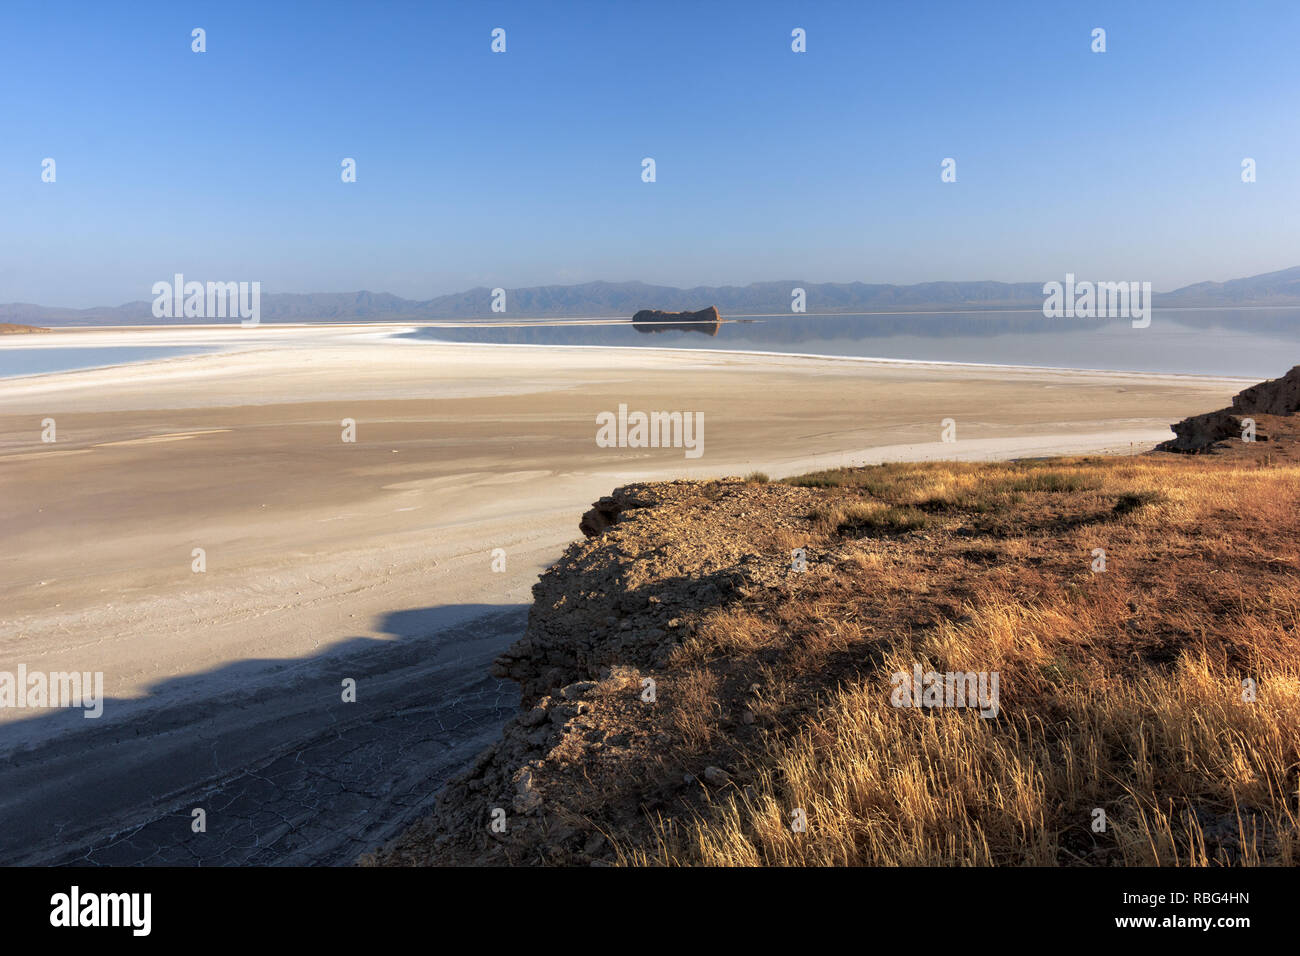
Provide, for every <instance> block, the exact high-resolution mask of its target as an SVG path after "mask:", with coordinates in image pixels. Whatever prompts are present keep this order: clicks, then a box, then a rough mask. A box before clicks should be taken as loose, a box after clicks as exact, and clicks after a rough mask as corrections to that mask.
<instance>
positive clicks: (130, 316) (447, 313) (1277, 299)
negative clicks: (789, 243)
mask: <svg viewBox="0 0 1300 956" xmlns="http://www.w3.org/2000/svg"><path fill="white" fill-rule="evenodd" d="M1086 278H1089V277H1087V276H1080V279H1081V280H1082V279H1086ZM796 288H801V289H803V290H804V291H805V294H806V302H807V310H808V312H811V313H819V312H823V313H864V312H882V311H896V312H923V311H967V312H980V311H997V310H1005V309H1030V310H1033V309H1038V308H1040V307H1041V306H1042V304H1043V299H1044V294H1043V291H1042V289H1043V283H1041V282H995V281H992V280H974V281H958V282H921V283H915V284H913V285H895V284H890V283H865V282H804V281H802V280H799V279H790V280H785V281H777V282H753V283H750V284H749V285H744V286H735V285H724V286H693V287H691V288H687V289H682V288H677V287H675V286H661V285H652V284H650V283H645V282H640V281H635V280H634V281H628V282H611V281H608V280H598V281H594V282H585V283H578V284H574V285H546V286H529V287H524V288H518V289H506V312H505V313H504V314H502V313H493V311H492V290H491V289H489V288H488V287H486V286H477V287H475V288H473V289H467V290H465V291H463V292H456V293H451V294H448V295H442V296H436V297H434V298H432V299H424V300H418V299H405V298H402V297H401V296H397V295H394V294H392V293H390V292H371V291H369V290H365V289H363V290H359V291H356V292H308V293H301V292H272V293H266V294H263V295H262V297H261V320H262V321H264V322H303V321H361V322H366V321H373V322H378V321H387V322H392V321H437V320H470V319H490V318H502V317H504V318H559V317H571V318H595V317H607V316H620V317H621V316H628V317H630V316H631V315H632V314H633V313H635V312H637V311H639V310H641V309H643V308H654V309H663V310H667V311H689V310H693V309H698V308H701V307H703V306H706V305H716V306H717V307H718V309H719V310H720V311H721V312H722V314H723V315H724V316H726V315H728V314H730V315H755V314H781V315H784V314H790V302H791V296H792V290H793V289H796ZM1152 300H1153V304H1154V306H1155V307H1157V308H1207V309H1213V308H1224V309H1231V308H1243V307H1257V306H1273V307H1279V306H1281V307H1286V306H1294V307H1297V308H1300V266H1294V267H1292V268H1289V269H1281V270H1278V271H1275V272H1267V273H1262V274H1260V275H1255V276H1246V277H1243V278H1238V279H1230V280H1228V281H1226V282H1198V283H1194V284H1193V285H1189V286H1184V287H1182V288H1179V289H1175V290H1173V291H1172V292H1158V293H1155V294H1154V295H1153V296H1152ZM211 321H213V320H211V319H207V318H192V319H189V318H173V319H165V320H159V319H156V318H154V315H153V307H152V300H136V301H132V302H127V303H124V304H122V305H117V306H93V307H91V308H88V309H69V308H61V307H55V306H42V305H36V304H33V303H23V302H14V303H6V304H0V322H15V323H23V324H37V325H47V326H63V327H75V326H83V325H152V324H159V323H165V324H168V325H176V324H181V325H185V324H204V323H208V322H211Z"/></svg>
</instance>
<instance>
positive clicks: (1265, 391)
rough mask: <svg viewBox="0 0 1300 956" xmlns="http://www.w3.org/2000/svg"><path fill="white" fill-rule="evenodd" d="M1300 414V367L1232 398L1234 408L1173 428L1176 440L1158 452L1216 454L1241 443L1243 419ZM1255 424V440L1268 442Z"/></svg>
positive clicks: (1189, 420)
mask: <svg viewBox="0 0 1300 956" xmlns="http://www.w3.org/2000/svg"><path fill="white" fill-rule="evenodd" d="M1297 411H1300V365H1297V366H1296V367H1295V368H1293V369H1291V371H1289V372H1287V373H1286V375H1284V376H1282V377H1281V378H1274V379H1269V380H1268V381H1267V382H1261V383H1259V384H1258V385H1252V386H1251V387H1250V388H1247V389H1244V390H1243V391H1241V392H1239V393H1238V394H1237V395H1236V396H1235V397H1234V398H1233V399H1232V407H1230V408H1223V409H1220V410H1219V411H1217V412H1206V413H1205V414H1203V415H1193V416H1191V417H1190V418H1184V419H1183V420H1182V421H1181V422H1178V423H1177V424H1175V425H1171V426H1170V427H1171V428H1172V429H1173V431H1174V435H1175V437H1174V438H1171V439H1170V440H1169V441H1166V442H1162V443H1160V444H1159V445H1157V446H1156V450H1157V451H1172V452H1179V453H1181V454H1200V453H1205V452H1211V453H1212V452H1217V451H1221V450H1222V449H1224V448H1226V447H1227V446H1228V443H1229V442H1231V441H1232V440H1234V439H1237V440H1240V439H1241V437H1242V432H1243V425H1244V419H1247V418H1252V419H1255V418H1256V416H1261V415H1267V416H1289V415H1294V414H1295V413H1296V412H1297ZM1262 425H1263V423H1261V422H1259V421H1258V420H1257V421H1256V430H1255V440H1256V441H1262V442H1266V441H1269V440H1270V439H1269V435H1268V434H1267V433H1265V431H1264V430H1263V429H1262V427H1261V426H1262Z"/></svg>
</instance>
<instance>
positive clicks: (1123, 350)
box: [408, 309, 1300, 379]
mask: <svg viewBox="0 0 1300 956" xmlns="http://www.w3.org/2000/svg"><path fill="white" fill-rule="evenodd" d="M408 337H411V338H415V339H434V340H440V341H447V342H480V343H493V342H495V343H514V344H532V345H600V346H626V347H640V348H688V349H729V350H742V351H755V352H796V353H806V354H816V355H835V356H854V357H863V358H887V359H909V360H914V361H930V362H970V363H978V364H990V365H1033V366H1039V367H1051V368H1078V369H1109V370H1114V371H1125V372H1174V373H1183V374H1189V375H1231V376H1244V377H1247V378H1254V379H1264V378H1276V377H1278V376H1280V375H1282V374H1284V373H1285V372H1287V371H1288V370H1289V369H1290V368H1291V367H1292V366H1294V365H1300V309H1284V310H1267V311H1264V310H1260V311H1256V310H1243V309H1236V310H1212V311H1209V310H1207V311H1196V312H1191V311H1172V310H1170V311H1165V310H1160V309H1156V310H1154V312H1153V313H1152V317H1151V325H1150V326H1149V327H1148V328H1145V329H1135V328H1133V327H1132V325H1131V324H1130V323H1129V321H1128V320H1115V321H1100V322H1098V321H1087V320H1077V319H1047V318H1044V317H1043V316H1042V314H1041V313H1024V312H960V313H943V314H940V315H934V314H930V315H925V314H894V315H887V316H882V315H874V314H873V315H847V314H846V315H792V316H788V317H787V316H780V317H771V316H755V317H746V316H724V318H723V322H722V323H721V325H719V326H716V327H715V326H712V325H705V326H701V327H700V329H699V330H698V331H696V330H692V331H686V330H681V329H680V328H678V329H674V330H669V331H662V332H642V331H638V330H637V329H636V328H634V327H633V326H632V324H631V320H630V319H629V320H628V321H626V322H621V323H610V324H602V325H575V324H572V323H570V324H541V323H540V322H537V323H535V324H528V325H522V326H459V327H448V328H424V329H419V330H417V331H415V332H412V333H408Z"/></svg>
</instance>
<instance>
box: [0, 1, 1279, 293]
mask: <svg viewBox="0 0 1300 956" xmlns="http://www.w3.org/2000/svg"><path fill="white" fill-rule="evenodd" d="M194 27H203V28H204V29H205V30H206V31H207V52H206V53H202V54H197V53H193V52H191V50H190V43H191V39H190V31H191V29H193V28H194ZM494 27H502V28H504V29H505V30H506V31H507V34H506V36H507V52H506V53H504V54H494V53H492V52H491V51H490V42H491V36H490V34H491V31H492V29H493V28H494ZM795 27H802V28H804V29H805V30H806V31H807V36H808V41H807V42H808V51H807V52H806V53H802V54H796V53H793V52H792V51H791V49H790V31H791V30H792V29H793V28H795ZM1094 27H1103V28H1105V29H1106V31H1107V52H1106V53H1104V54H1094V53H1092V52H1091V50H1090V42H1091V39H1090V34H1091V31H1092V29H1093V28H1094ZM1298 28H1300V4H1296V3H1294V2H1278V3H1264V2H1241V3H1194V2H1177V3H1175V2H1169V3H1166V2H1144V3H1138V4H1134V3H1131V2H1124V3H1066V2H1050V3H1047V2H1042V0H1039V2H1032V3H1010V2H1006V3H1003V2H998V3H969V2H953V3H938V2H935V3H924V2H909V3H905V4H899V3H888V4H885V3H879V4H877V3H865V2H854V3H816V4H810V3H762V2H748V3H734V4H733V3H703V2H698V0H697V2H693V3H681V4H677V3H670V2H656V3H621V2H619V3H616V2H593V3H572V4H564V3H558V2H556V3H544V4H543V3H536V2H529V3H488V2H484V3H463V4H460V3H458V4H450V3H428V2H423V3H388V4H383V3H374V4H363V3H332V2H319V3H302V4H286V3H272V2H267V3H237V2H229V0H227V2H221V3H211V4H185V3H157V4H153V3H145V2H141V3H107V2H102V0H101V2H96V3H84V4H83V3H68V4H59V5H57V6H52V5H50V4H48V3H25V2H15V0H6V2H5V3H4V4H3V6H0V62H2V63H4V81H3V84H2V85H0V302H13V301H22V302H36V303H40V304H44V305H61V306H74V307H85V306H90V305H100V304H102V305H113V304H118V303H120V302H124V301H128V300H134V299H148V298H151V295H150V291H149V290H150V287H151V286H152V284H153V283H154V282H156V281H158V280H160V279H169V278H170V277H171V275H172V274H173V273H175V272H183V273H185V275H186V276H187V277H189V278H192V279H199V280H217V279H219V280H223V281H224V280H260V281H261V282H262V287H263V291H264V292H313V291H328V292H341V291H352V290H356V289H362V288H365V289H370V290H372V291H388V292H394V293H396V294H398V295H402V296H407V297H410V298H429V297H432V296H434V295H438V294H442V293H446V292H454V291H459V290H462V289H465V288H469V287H473V286H479V285H486V286H498V285H500V286H505V287H507V288H510V287H518V286H528V285H541V284H551V283H571V282H583V281H588V280H594V279H608V280H613V281H622V280H630V279H641V280H644V281H647V282H657V283H664V284H670V285H679V286H690V285H697V284H708V285H724V284H744V283H747V282H752V281H759V280H769V279H795V278H797V279H803V280H806V281H811V282H818V281H853V280H861V281H867V282H899V283H910V282H922V281H930V280H943V279H999V280H1004V281H1044V280H1046V279H1050V278H1060V277H1062V276H1063V275H1064V273H1065V272H1067V271H1071V272H1074V273H1076V274H1078V275H1081V276H1091V277H1096V278H1105V279H1115V280H1118V279H1140V280H1148V281H1151V282H1153V284H1154V286H1155V288H1156V290H1157V291H1159V290H1163V289H1169V288H1173V287H1176V286H1179V285H1183V284H1187V283H1190V282H1195V281H1200V280H1202V279H1227V278H1233V277H1236V276H1242V275H1250V274H1254V273H1258V272H1266V271H1270V270H1273V269H1280V268H1286V267H1289V266H1293V265H1298V264H1300V112H1298V104H1300V78H1298V74H1300V58H1297V57H1296V55H1295V52H1294V47H1295V38H1296V36H1297V34H1298V32H1300V30H1298ZM646 156H650V157H653V158H654V159H655V161H656V164H657V176H658V181H657V182H655V183H652V184H649V183H643V182H642V181H641V160H642V158H643V157H646ZM1247 156H1249V157H1253V158H1254V159H1255V160H1256V161H1257V164H1258V182H1256V183H1254V184H1250V185H1247V184H1243V183H1242V182H1241V177H1240V165H1241V161H1242V158H1243V157H1247ZM45 157H52V158H54V159H55V161H56V163H57V181H56V182H55V183H53V184H50V183H43V182H41V161H42V159H44V158H45ZM344 157H353V158H355V159H356V161H357V174H358V181H357V182H356V183H353V184H344V183H342V182H341V181H340V175H339V174H340V162H341V160H342V159H343V158H344ZM945 157H953V158H955V159H956V161H957V182H956V183H951V184H946V183H942V182H940V176H939V174H940V162H941V161H942V160H943V159H944V158H945Z"/></svg>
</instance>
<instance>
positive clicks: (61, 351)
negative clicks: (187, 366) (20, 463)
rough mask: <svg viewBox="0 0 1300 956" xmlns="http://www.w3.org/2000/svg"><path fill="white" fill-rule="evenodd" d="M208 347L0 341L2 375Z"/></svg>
mask: <svg viewBox="0 0 1300 956" xmlns="http://www.w3.org/2000/svg"><path fill="white" fill-rule="evenodd" d="M212 351H215V350H214V349H208V348H174V347H168V346H161V345H158V346H154V345H150V346H116V345H113V346H103V347H98V348H53V349H44V348H27V347H23V348H12V347H11V348H5V347H4V343H2V342H0V378H13V377H15V376H18V375H40V374H42V373H44V372H69V371H72V370H74V369H84V368H99V367H101V366H105V365H123V364H126V363H128V362H147V361H150V360H152V359H164V358H172V357H174V356H178V355H199V354H202V353H204V352H212Z"/></svg>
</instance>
